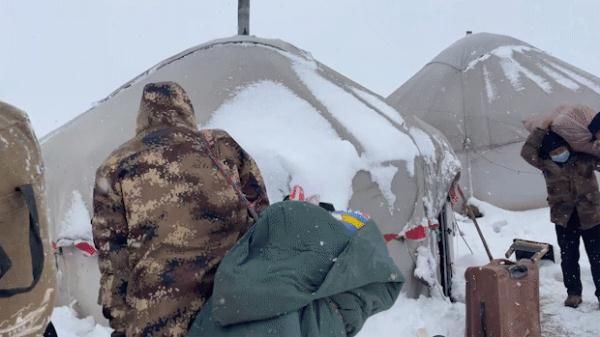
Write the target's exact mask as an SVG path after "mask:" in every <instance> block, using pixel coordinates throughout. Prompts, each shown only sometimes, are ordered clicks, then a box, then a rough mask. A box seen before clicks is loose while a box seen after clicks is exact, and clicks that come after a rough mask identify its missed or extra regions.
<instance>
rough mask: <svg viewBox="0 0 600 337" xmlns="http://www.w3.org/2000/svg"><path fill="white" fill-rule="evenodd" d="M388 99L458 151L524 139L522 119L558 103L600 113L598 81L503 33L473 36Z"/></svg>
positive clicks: (495, 146) (441, 55)
mask: <svg viewBox="0 0 600 337" xmlns="http://www.w3.org/2000/svg"><path fill="white" fill-rule="evenodd" d="M387 101H388V102H389V103H390V104H391V105H392V106H394V107H395V108H397V109H399V110H400V111H403V112H406V113H411V114H415V115H417V116H419V117H420V118H422V119H423V120H424V121H425V122H427V123H429V124H431V125H433V126H434V127H436V128H437V129H439V130H440V131H442V132H443V133H444V134H445V135H446V137H448V139H449V141H450V143H451V144H452V146H453V148H454V150H455V151H457V152H464V151H465V150H469V149H470V150H475V151H478V150H490V149H494V148H497V147H500V146H506V145H509V144H514V143H517V142H521V141H523V140H524V139H525V138H526V137H527V132H526V130H525V129H524V128H523V126H522V123H521V122H522V120H524V119H525V118H526V117H528V116H531V115H533V114H538V113H544V112H548V111H552V110H554V109H555V108H556V107H558V106H559V105H561V104H565V103H566V104H569V103H579V104H588V105H591V106H593V107H595V108H596V109H598V108H600V79H599V78H598V77H596V76H594V75H591V74H589V73H587V72H585V71H583V70H581V69H578V68H576V67H574V66H572V65H570V64H567V63H565V62H563V61H561V60H559V59H557V58H555V57H553V56H552V55H549V54H547V53H545V52H544V51H542V50H540V49H537V48H535V47H533V46H531V45H530V44H527V43H525V42H523V41H520V40H518V39H515V38H511V37H508V36H503V35H495V34H490V33H478V34H473V35H468V36H466V37H464V38H462V39H460V40H458V41H457V42H455V43H454V44H452V45H451V46H449V47H448V48H447V49H445V50H444V51H442V52H441V53H440V54H439V55H438V56H436V57H435V58H434V59H433V60H432V61H431V62H429V63H428V64H427V65H425V66H424V67H423V68H422V69H421V70H420V71H419V72H418V73H417V74H415V75H414V76H413V77H412V78H411V79H409V80H408V81H407V82H406V83H404V84H403V85H402V86H401V87H400V88H398V89H397V90H396V91H395V92H393V93H392V94H391V95H390V96H389V97H388V98H387Z"/></svg>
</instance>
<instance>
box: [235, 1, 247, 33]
mask: <svg viewBox="0 0 600 337" xmlns="http://www.w3.org/2000/svg"><path fill="white" fill-rule="evenodd" d="M238 35H250V0H238Z"/></svg>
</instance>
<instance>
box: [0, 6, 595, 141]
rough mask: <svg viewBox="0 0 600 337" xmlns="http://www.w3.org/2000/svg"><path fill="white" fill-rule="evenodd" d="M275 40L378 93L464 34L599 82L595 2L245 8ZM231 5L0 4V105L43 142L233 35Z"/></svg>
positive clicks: (254, 24) (256, 30)
mask: <svg viewBox="0 0 600 337" xmlns="http://www.w3.org/2000/svg"><path fill="white" fill-rule="evenodd" d="M251 2H252V9H251V11H252V18H251V33H252V34H254V35H258V36H261V37H270V38H280V39H283V40H286V41H288V42H291V43H292V44H294V45H296V46H297V47H299V48H302V49H304V50H307V51H309V52H311V53H312V55H313V56H314V57H315V58H316V59H318V60H319V61H321V62H322V63H325V64H327V65H328V66H330V67H332V68H333V69H336V70H338V71H339V72H341V73H343V74H344V75H346V76H348V77H350V78H352V79H353V80H355V81H357V82H359V83H361V84H362V85H364V86H366V87H368V88H370V89H372V90H373V91H375V92H377V93H379V94H381V95H383V96H386V95H388V94H389V93H391V92H392V91H393V90H395V89H396V88H397V87H398V86H400V85H401V84H402V83H403V82H404V81H406V80H407V79H409V78H410V77H411V76H412V75H413V74H414V73H415V72H417V71H418V70H419V69H420V68H421V67H422V66H423V65H425V64H426V63H427V62H428V61H429V60H431V59H432V58H433V57H434V56H436V55H437V54H438V53H439V52H440V51H442V50H443V49H444V48H446V47H447V46H449V45H450V44H451V43H453V42H454V41H455V40H457V39H460V38H461V37H463V36H464V34H465V31H466V30H473V31H474V32H483V31H485V32H491V33H497V34H505V35H510V36H513V37H516V38H519V39H521V40H524V41H526V42H528V43H530V44H533V45H534V46H536V47H538V48H541V49H543V50H546V51H547V52H548V53H551V54H553V55H554V56H557V57H559V58H562V59H563V60H565V61H567V62H570V63H572V64H574V65H576V66H578V67H580V68H582V69H584V70H587V71H589V72H591V73H594V74H596V75H599V74H600V58H599V56H600V38H599V36H600V35H599V33H600V24H599V23H598V18H599V17H600V1H598V0H502V1H482V0H468V1H467V0H413V1H402V0H327V1H324V0H302V1H292V0H253V1H251ZM236 10H237V0H176V1H175V0H170V1H168V0H161V1H159V0H95V1H89V0H88V1H86V0H0V45H1V46H2V47H1V49H0V100H3V101H6V102H8V103H11V104H13V105H16V106H18V107H20V108H22V109H24V110H26V111H27V112H28V113H29V114H30V116H31V119H32V121H33V123H34V127H35V128H36V131H37V132H38V134H39V135H40V136H41V135H44V134H46V133H48V132H49V131H51V130H52V129H54V128H56V127H58V126H60V125H62V124H63V123H64V122H66V121H68V120H69V119H71V118H73V117H75V116H77V115H78V114H80V113H82V112H84V111H85V110H87V109H88V108H90V107H91V105H92V104H93V102H95V101H98V100H100V99H102V98H103V97H105V96H106V95H108V94H109V93H110V92H111V91H113V90H114V89H116V88H117V87H119V86H120V85H121V84H123V83H124V82H126V81H128V80H130V79H131V78H133V77H134V76H136V75H138V74H139V73H141V72H143V71H144V70H146V69H147V68H149V67H151V66H153V65H155V64H156V63H158V62H160V61H161V60H163V59H165V58H167V57H169V56H171V55H173V54H176V53H178V52H180V51H182V50H184V49H187V48H189V47H192V46H194V45H197V44H200V43H204V42H207V41H209V40H212V39H215V38H221V37H227V36H231V35H234V34H235V33H236V31H237V26H236V25H237V22H236V20H237V16H236V15H237V13H236Z"/></svg>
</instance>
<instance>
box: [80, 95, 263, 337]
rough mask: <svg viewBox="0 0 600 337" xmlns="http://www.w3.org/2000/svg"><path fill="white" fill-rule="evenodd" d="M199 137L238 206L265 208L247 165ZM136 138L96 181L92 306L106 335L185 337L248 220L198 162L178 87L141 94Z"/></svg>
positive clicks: (217, 141) (227, 144)
mask: <svg viewBox="0 0 600 337" xmlns="http://www.w3.org/2000/svg"><path fill="white" fill-rule="evenodd" d="M202 132H203V133H204V135H205V136H206V137H207V138H208V139H209V144H211V145H210V147H211V151H212V152H213V154H214V155H215V157H217V158H218V160H220V161H221V162H222V163H223V164H224V167H225V168H226V169H227V170H228V171H229V174H230V176H231V177H232V178H233V180H234V181H235V182H238V183H239V184H240V186H241V188H242V191H243V193H244V194H245V195H246V197H247V198H248V200H249V201H250V202H252V203H254V204H255V206H256V208H257V210H259V211H260V210H262V209H263V208H265V207H266V206H267V205H268V198H267V194H266V190H265V186H264V183H263V179H262V177H261V175H260V172H259V170H258V167H257V165H256V163H255V162H254V161H253V159H252V158H251V157H250V156H249V155H248V154H247V153H246V152H245V151H244V150H243V149H242V148H241V147H240V146H239V145H238V144H237V143H236V142H235V140H234V139H233V138H232V137H230V136H229V135H228V134H227V133H226V132H225V131H222V130H207V131H202ZM137 133H138V134H137V136H136V137H135V138H133V139H132V140H130V141H129V142H127V143H125V144H124V145H122V146H121V147H120V148H119V149H117V150H116V151H115V152H113V153H112V154H111V155H110V156H109V158H108V159H107V160H106V161H105V162H104V163H103V164H102V165H101V166H100V168H98V171H97V173H96V184H95V187H94V216H93V219H92V226H93V233H94V241H95V244H96V246H97V247H98V249H99V264H100V271H101V281H100V282H101V290H100V292H101V293H100V302H101V304H102V306H103V311H104V314H105V316H106V317H107V318H108V319H109V321H110V324H111V327H112V328H113V329H115V333H114V335H115V336H123V335H126V336H185V335H186V333H187V330H188V327H189V325H190V323H191V321H192V320H193V318H194V317H195V315H196V314H197V312H198V311H199V310H200V309H201V307H202V305H203V304H204V302H205V300H206V299H207V298H208V297H209V296H210V295H211V292H212V284H213V278H214V274H215V272H216V268H217V266H218V264H219V262H220V261H221V259H222V257H223V256H224V255H225V253H226V252H227V250H228V249H229V248H231V247H232V246H233V244H234V243H235V242H236V241H237V240H238V239H239V238H240V237H241V235H242V234H244V233H245V232H246V230H247V229H248V227H249V224H250V222H251V219H250V218H249V214H248V210H247V208H246V207H244V206H243V205H242V203H241V202H240V199H239V198H238V195H237V194H236V192H235V190H234V189H233V187H232V186H231V185H230V184H229V182H228V181H227V180H226V178H225V177H224V176H223V175H222V174H221V173H220V172H219V171H218V170H217V168H216V166H215V165H214V164H213V162H212V161H211V159H210V157H209V156H208V155H207V151H206V149H205V147H204V145H203V144H204V143H203V142H202V141H201V133H200V132H199V131H197V129H196V122H195V117H194V113H193V108H192V105H191V103H190V101H189V98H188V97H187V95H186V94H185V92H184V91H183V89H181V87H179V86H178V85H176V84H174V83H158V84H149V85H147V86H146V87H145V88H144V93H143V98H142V103H141V107H140V112H139V117H138V130H137Z"/></svg>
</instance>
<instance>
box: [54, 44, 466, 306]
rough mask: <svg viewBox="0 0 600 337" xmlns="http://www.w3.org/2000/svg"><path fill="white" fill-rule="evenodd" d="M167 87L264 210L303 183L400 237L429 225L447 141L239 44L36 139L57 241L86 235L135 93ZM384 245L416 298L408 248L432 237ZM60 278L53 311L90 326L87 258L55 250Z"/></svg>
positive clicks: (169, 70)
mask: <svg viewBox="0 0 600 337" xmlns="http://www.w3.org/2000/svg"><path fill="white" fill-rule="evenodd" d="M166 80H169V81H176V82H178V83H180V84H181V85H182V86H183V87H184V88H185V89H186V91H187V92H188V94H189V96H190V97H191V99H192V102H193V105H194V107H195V111H196V115H197V118H198V121H199V123H200V127H211V128H212V127H216V128H222V129H225V130H227V131H228V132H229V133H230V134H232V135H233V136H234V137H235V138H236V139H237V140H238V142H240V143H241V144H242V146H243V147H244V148H245V149H246V150H247V151H248V152H249V153H250V154H251V155H252V156H253V157H254V158H255V159H256V161H257V163H258V165H259V167H260V168H261V171H262V173H263V175H264V177H265V179H266V183H267V188H268V193H269V197H270V199H271V200H272V201H278V200H281V199H282V197H283V196H284V195H286V194H287V193H288V191H289V189H290V187H292V186H293V185H296V184H298V185H302V186H303V187H304V189H305V191H306V192H307V194H319V195H320V197H321V200H323V201H329V202H332V203H333V204H334V205H335V206H336V207H337V208H338V209H343V208H346V207H350V208H353V209H360V210H363V211H366V212H368V213H370V214H371V216H372V217H373V218H374V219H375V220H376V221H377V222H378V224H379V225H380V227H381V230H382V232H384V233H399V232H401V231H403V230H404V229H406V228H410V227H414V226H417V225H421V224H423V223H428V222H437V218H438V215H439V214H440V213H441V212H442V210H443V209H444V206H445V204H446V200H447V199H446V198H447V193H448V189H449V187H450V184H451V182H452V180H453V179H454V178H455V176H456V175H457V173H458V170H459V163H458V160H457V159H456V158H455V156H454V154H453V152H452V150H451V148H450V146H449V145H448V143H447V141H446V140H445V138H444V137H443V136H442V135H441V134H440V133H437V132H436V131H435V130H434V129H433V128H431V127H429V126H427V125H426V124H425V123H423V122H421V121H419V120H417V119H415V118H413V117H406V116H402V115H401V114H400V113H399V112H398V111H396V110H395V109H393V108H391V107H390V106H388V105H387V104H386V103H385V102H384V101H383V100H382V99H381V98H380V97H379V96H377V95H376V94H373V93H372V92H370V91H369V90H367V89H365V88H363V87H362V86H360V85H358V84H357V83H355V82H353V81H351V80H349V79H348V78H346V77H344V76H342V75H340V74H339V73H337V72H335V71H334V70H332V69H330V68H328V67H326V66H325V65H323V64H321V63H319V62H317V61H315V60H314V59H313V58H312V57H311V56H310V55H309V54H307V53H306V52H304V51H302V50H299V49H297V48H296V47H294V46H292V45H290V44H287V43H285V42H283V41H279V40H265V39H259V38H254V37H240V36H238V37H234V38H230V39H223V40H216V41H212V42H209V43H206V44H203V45H200V46H198V47H194V48H192V49H189V50H187V51H184V52H182V53H180V54H178V55H175V56H173V57H172V58H169V59H167V60H165V61H163V62H161V63H160V64H158V65H157V66H155V67H153V68H151V69H150V70H148V71H146V72H145V73H143V74H142V75H140V76H138V77H137V78H135V79H134V80H132V81H131V82H129V83H127V84H125V85H124V86H123V87H121V88H119V89H118V90H116V91H115V92H114V93H112V94H111V95H110V96H109V97H107V98H106V99H104V100H103V101H101V102H99V103H98V104H97V105H96V106H95V107H94V108H92V109H90V110H89V111H87V112H85V113H84V114H82V115H80V116H79V117H77V118H76V119H74V120H73V121H71V122H69V123H68V124H66V125H65V126H63V127H61V128H60V129H58V130H56V131H55V132H53V133H52V134H50V135H49V136H47V137H46V138H45V139H43V142H42V143H43V144H42V148H43V153H44V157H45V160H46V167H47V181H48V193H49V204H50V205H49V206H50V208H51V212H52V217H53V223H54V225H55V227H54V228H55V238H56V239H60V238H64V237H69V236H70V237H81V238H85V237H86V236H88V237H89V235H90V234H89V233H90V230H89V214H90V213H91V195H92V185H93V180H94V173H95V170H96V168H97V167H98V166H99V165H100V163H101V162H102V161H103V160H104V159H105V158H106V157H107V156H108V155H109V153H110V152H111V151H112V150H114V149H115V148H116V147H117V146H119V145H120V144H121V143H123V142H125V141H126V140H127V139H129V138H130V137H132V136H133V134H134V130H135V120H136V115H137V109H138V104H139V100H140V97H141V92H142V88H143V86H144V85H145V84H146V83H148V82H155V81H166ZM388 246H389V247H390V251H391V253H392V255H393V257H394V259H395V260H396V262H397V263H398V264H399V266H400V267H401V269H402V271H403V273H404V274H405V277H406V278H407V279H408V283H407V285H406V286H405V291H407V292H409V293H410V294H412V295H417V294H420V293H423V292H426V287H423V285H422V284H421V283H420V282H419V281H417V280H415V279H414V277H412V275H413V269H414V266H415V259H416V256H415V250H416V247H417V246H427V247H430V248H431V250H430V251H431V252H432V253H433V255H434V256H435V255H436V254H437V249H438V240H437V236H435V235H433V234H431V235H429V236H428V237H427V238H426V239H425V240H424V241H420V242H408V241H407V242H400V241H393V242H391V243H389V244H388ZM61 270H62V275H61V277H62V282H61V283H62V285H63V289H62V291H61V295H62V296H63V301H68V300H70V299H76V300H77V301H78V302H79V306H80V307H79V309H80V310H81V311H82V312H83V313H85V314H94V315H95V316H96V317H99V316H100V314H99V308H98V307H97V305H96V298H97V296H96V295H97V288H98V286H97V285H98V271H97V266H96V262H95V260H94V258H89V257H84V256H81V254H78V253H77V252H75V251H72V250H68V249H65V250H64V252H63V256H62V258H61Z"/></svg>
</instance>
